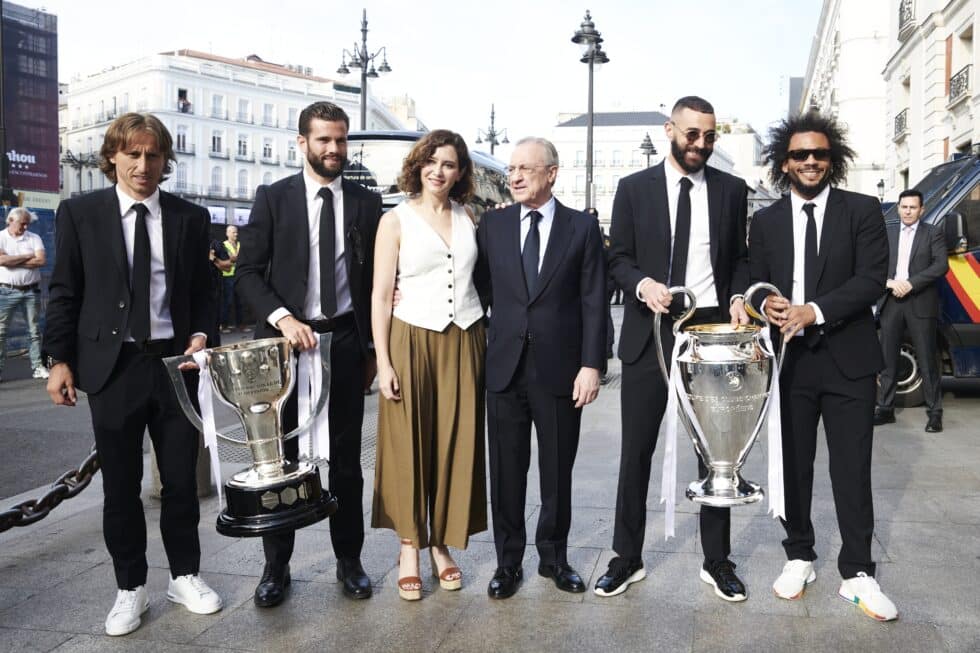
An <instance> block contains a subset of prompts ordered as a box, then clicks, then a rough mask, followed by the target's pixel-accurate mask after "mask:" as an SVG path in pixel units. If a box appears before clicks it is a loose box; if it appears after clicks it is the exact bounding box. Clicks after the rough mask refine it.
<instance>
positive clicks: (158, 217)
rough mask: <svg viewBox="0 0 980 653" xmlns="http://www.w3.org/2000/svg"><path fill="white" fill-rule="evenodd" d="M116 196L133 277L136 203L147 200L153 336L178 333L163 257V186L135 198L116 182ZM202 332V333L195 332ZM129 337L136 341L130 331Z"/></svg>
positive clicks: (167, 335)
mask: <svg viewBox="0 0 980 653" xmlns="http://www.w3.org/2000/svg"><path fill="white" fill-rule="evenodd" d="M116 197H117V198H118V199H119V213H120V215H121V216H122V230H123V240H124V241H125V244H126V259H127V260H128V261H129V278H130V280H132V278H133V244H134V239H135V234H136V211H135V210H134V209H133V205H134V204H139V203H141V204H143V205H144V206H146V208H147V210H148V211H149V213H147V214H146V230H147V232H148V233H149V236H150V340H160V339H163V338H173V337H174V325H173V322H172V321H171V318H170V294H169V292H168V290H167V269H166V267H165V265H164V257H163V212H162V210H161V209H160V189H159V188H158V189H156V190H155V191H153V194H152V195H150V196H149V197H148V198H146V199H145V200H137V199H133V198H132V197H130V196H129V195H127V194H126V193H125V192H124V191H123V189H122V188H121V187H120V186H119V184H116ZM194 335H199V334H194ZM125 340H126V341H127V342H133V337H132V336H131V335H130V334H129V333H128V331H127V333H126V338H125Z"/></svg>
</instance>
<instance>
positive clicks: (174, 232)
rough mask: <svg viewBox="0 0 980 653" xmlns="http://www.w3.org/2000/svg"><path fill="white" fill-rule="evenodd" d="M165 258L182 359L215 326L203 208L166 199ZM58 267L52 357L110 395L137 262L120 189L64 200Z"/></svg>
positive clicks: (83, 383) (51, 311)
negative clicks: (132, 262) (132, 260)
mask: <svg viewBox="0 0 980 653" xmlns="http://www.w3.org/2000/svg"><path fill="white" fill-rule="evenodd" d="M160 209H161V212H162V214H163V252H164V267H165V269H166V276H167V294H168V299H169V303H170V317H171V320H172V322H173V328H174V351H173V353H174V354H175V355H176V354H181V353H183V352H184V350H185V349H186V348H187V341H188V339H189V338H190V336H191V334H194V333H210V332H211V331H212V328H213V325H214V320H215V313H214V311H215V306H214V303H213V301H212V297H211V277H210V271H209V269H208V267H209V264H208V242H209V240H208V239H209V235H208V234H209V225H210V218H209V216H208V212H207V210H206V209H204V208H203V207H200V206H197V205H195V204H191V203H190V202H187V201H185V200H182V199H180V198H178V197H175V196H173V195H171V194H169V193H166V192H163V191H160ZM55 230H56V231H55V264H54V271H53V272H52V274H51V285H50V287H49V299H48V308H47V318H46V324H45V329H44V351H45V353H46V354H48V355H50V356H52V357H54V358H56V359H57V360H62V361H66V362H68V363H69V364H70V365H71V367H72V371H73V373H74V375H75V381H76V384H77V385H78V387H79V388H81V389H82V390H84V391H85V392H88V393H95V392H98V391H99V390H101V389H102V387H103V386H104V385H105V383H106V381H107V380H108V378H109V375H110V373H111V372H112V369H113V367H114V366H115V364H116V360H117V358H118V357H119V350H120V348H121V346H122V342H123V338H124V337H125V335H126V326H127V321H128V319H129V307H130V304H131V301H130V291H129V262H128V259H127V256H126V245H125V241H124V240H123V232H122V219H121V216H120V214H119V200H118V196H117V195H116V189H115V187H112V188H107V189H105V190H100V191H96V192H93V193H89V194H87V195H82V196H81V197H77V198H72V199H68V200H64V201H63V202H61V204H60V205H59V206H58V213H57V216H56V218H55Z"/></svg>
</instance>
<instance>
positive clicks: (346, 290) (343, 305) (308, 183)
mask: <svg viewBox="0 0 980 653" xmlns="http://www.w3.org/2000/svg"><path fill="white" fill-rule="evenodd" d="M303 181H304V183H305V187H306V219H307V226H308V228H309V234H310V267H309V268H308V270H307V273H306V298H305V299H304V301H303V313H304V315H301V316H300V318H301V319H303V318H305V319H311V320H313V319H320V318H324V317H335V316H336V315H343V314H344V313H349V312H350V311H352V310H353V306H354V305H353V303H352V302H351V296H350V283H349V282H348V279H347V263H346V261H345V259H344V247H345V242H344V188H343V178H342V177H339V176H338V177H337V178H335V179H334V180H333V181H331V182H330V183H329V184H327V185H326V188H329V189H330V191H331V192H332V193H333V215H334V242H335V243H336V249H335V250H334V251H335V253H336V255H337V258H336V260H335V261H334V262H333V265H334V283H335V284H336V287H337V312H336V313H335V314H334V315H324V314H323V311H322V310H321V309H320V209H321V208H322V207H323V198H322V197H320V196H319V195H318V194H317V193H319V192H320V188H321V184H320V182H318V181H317V180H316V179H314V178H313V177H311V176H310V175H309V173H308V172H307V171H306V169H305V168H304V169H303ZM287 315H292V313H290V312H289V310H288V309H287V308H286V307H284V306H280V307H279V308H277V309H276V310H274V311H272V313H270V314H269V317H268V318H267V320H268V322H269V324H271V325H272V326H276V322H278V321H279V320H281V319H282V318H284V317H286V316H287Z"/></svg>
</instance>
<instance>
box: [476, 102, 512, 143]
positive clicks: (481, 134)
mask: <svg viewBox="0 0 980 653" xmlns="http://www.w3.org/2000/svg"><path fill="white" fill-rule="evenodd" d="M493 119H494V110H493V105H492V104H491V105H490V129H488V130H486V131H483V130H482V129H477V130H476V143H477V145H479V144H480V143H482V142H483V141H484V140H485V141H486V142H487V143H489V144H490V156H493V148H494V147H496V146H497V145H501V144H502V145H507V144H508V143H510V141H509V140H507V129H506V128H504V129H501V130H500V131H497V128H496V127H494V124H493ZM498 136H503V140H499V141H498V140H497V137H498Z"/></svg>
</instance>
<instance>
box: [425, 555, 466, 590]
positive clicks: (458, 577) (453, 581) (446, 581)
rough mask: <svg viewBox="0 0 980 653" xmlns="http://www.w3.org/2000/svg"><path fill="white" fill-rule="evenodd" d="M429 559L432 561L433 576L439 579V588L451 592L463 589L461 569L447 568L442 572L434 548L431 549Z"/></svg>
mask: <svg viewBox="0 0 980 653" xmlns="http://www.w3.org/2000/svg"><path fill="white" fill-rule="evenodd" d="M429 558H430V559H431V560H432V576H433V577H434V578H438V579H439V587H441V588H442V589H444V590H450V591H452V590H458V589H460V588H462V587H463V572H462V571H460V569H459V567H456V566H452V567H446V568H445V569H443V570H442V572H440V571H439V566H438V565H437V564H436V556H435V554H434V553H433V552H432V547H429Z"/></svg>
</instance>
